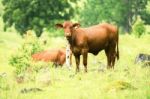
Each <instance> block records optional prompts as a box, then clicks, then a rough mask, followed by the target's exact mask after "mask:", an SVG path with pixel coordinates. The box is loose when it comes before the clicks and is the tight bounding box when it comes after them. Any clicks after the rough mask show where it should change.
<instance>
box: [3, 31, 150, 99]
mask: <svg viewBox="0 0 150 99" xmlns="http://www.w3.org/2000/svg"><path fill="white" fill-rule="evenodd" d="M60 42H61V43H60ZM21 43H22V38H21V37H20V36H19V35H17V34H15V33H7V32H5V33H3V32H1V34H0V74H2V73H5V74H6V75H5V76H0V99H150V68H149V67H146V68H143V67H142V66H141V65H140V64H139V65H135V64H134V60H135V57H136V55H138V54H139V53H149V54H150V35H143V36H142V37H141V38H136V37H134V36H131V35H120V41H119V50H120V60H119V61H117V62H116V65H115V69H114V70H105V71H104V72H101V71H99V68H100V66H101V65H102V64H106V56H105V54H104V52H103V51H102V52H100V53H99V55H98V56H96V57H95V56H93V55H91V54H89V57H88V73H84V72H83V65H82V60H81V64H80V68H81V72H80V73H78V74H75V62H74V58H73V67H72V69H71V70H68V69H67V68H66V67H65V65H64V67H62V68H52V67H50V68H49V71H50V84H49V85H48V86H45V85H43V84H41V83H38V82H35V81H29V82H24V83H21V84H18V83H17V82H16V80H15V78H14V75H13V71H14V68H13V67H12V66H10V65H9V64H8V60H9V57H10V55H11V54H12V53H15V50H16V49H17V48H18V47H19V46H20V45H21ZM58 46H59V47H62V46H65V40H64V38H63V37H62V38H61V37H57V38H48V45H47V49H48V48H56V47H58ZM81 59H82V58H81ZM99 62H101V63H102V64H100V63H99ZM2 78H3V80H1V79H2ZM23 88H40V89H42V91H39V92H28V93H21V92H20V91H21V90H22V89H23Z"/></svg>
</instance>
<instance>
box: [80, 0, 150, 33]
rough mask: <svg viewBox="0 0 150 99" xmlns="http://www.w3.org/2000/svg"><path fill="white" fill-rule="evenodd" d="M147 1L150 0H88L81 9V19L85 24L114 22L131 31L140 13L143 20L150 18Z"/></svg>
mask: <svg viewBox="0 0 150 99" xmlns="http://www.w3.org/2000/svg"><path fill="white" fill-rule="evenodd" d="M147 2H148V0H138V1H137V0H105V1H104V0H87V2H86V3H85V4H84V9H83V10H82V11H80V17H81V19H80V21H81V22H82V23H84V25H92V24H97V23H100V22H102V21H106V22H112V23H116V24H117V25H118V26H122V27H123V28H124V30H125V31H127V32H130V29H131V27H132V24H134V22H135V20H136V18H137V16H138V15H141V18H142V19H143V20H145V19H147V18H149V16H150V14H149V13H148V12H147V11H146V5H147ZM137 6H138V8H137Z"/></svg>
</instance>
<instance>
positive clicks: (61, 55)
mask: <svg viewBox="0 0 150 99" xmlns="http://www.w3.org/2000/svg"><path fill="white" fill-rule="evenodd" d="M70 55H71V53H70ZM32 58H33V60H35V61H44V62H53V63H54V65H55V66H56V67H57V66H58V65H60V66H62V65H63V64H64V63H65V61H66V49H65V48H62V49H51V50H47V51H43V52H39V53H35V54H33V55H32ZM69 58H70V59H71V57H69ZM70 64H71V61H70Z"/></svg>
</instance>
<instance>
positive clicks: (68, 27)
mask: <svg viewBox="0 0 150 99" xmlns="http://www.w3.org/2000/svg"><path fill="white" fill-rule="evenodd" d="M79 26H80V24H79V23H72V22H70V21H65V22H64V23H63V24H60V23H58V24H56V27H58V28H63V29H64V33H65V37H66V38H70V37H71V36H72V33H73V29H75V28H78V27H79Z"/></svg>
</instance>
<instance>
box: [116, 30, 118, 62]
mask: <svg viewBox="0 0 150 99" xmlns="http://www.w3.org/2000/svg"><path fill="white" fill-rule="evenodd" d="M118 43H119V28H118V29H117V53H116V54H117V55H116V56H117V59H118V60H119V45H118Z"/></svg>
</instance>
